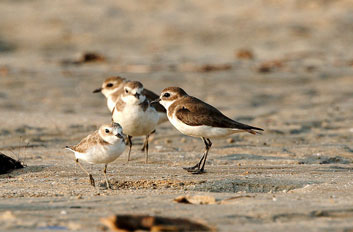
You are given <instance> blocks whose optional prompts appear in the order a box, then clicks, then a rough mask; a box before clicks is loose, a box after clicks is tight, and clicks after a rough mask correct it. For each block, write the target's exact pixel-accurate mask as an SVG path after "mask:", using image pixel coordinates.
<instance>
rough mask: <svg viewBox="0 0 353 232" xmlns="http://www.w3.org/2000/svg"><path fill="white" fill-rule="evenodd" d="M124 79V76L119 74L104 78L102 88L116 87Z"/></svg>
mask: <svg viewBox="0 0 353 232" xmlns="http://www.w3.org/2000/svg"><path fill="white" fill-rule="evenodd" d="M124 81H125V78H122V77H120V76H112V77H108V78H107V79H105V80H104V82H103V85H102V88H116V87H118V86H120V85H121V84H122V83H123V82H124Z"/></svg>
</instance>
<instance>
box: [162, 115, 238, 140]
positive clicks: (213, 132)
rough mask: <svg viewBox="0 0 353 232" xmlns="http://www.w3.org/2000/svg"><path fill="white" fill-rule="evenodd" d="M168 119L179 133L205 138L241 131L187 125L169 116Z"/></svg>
mask: <svg viewBox="0 0 353 232" xmlns="http://www.w3.org/2000/svg"><path fill="white" fill-rule="evenodd" d="M168 118H169V121H170V122H171V123H172V124H173V126H174V127H175V128H176V129H177V130H178V131H180V132H181V133H183V134H185V135H189V136H193V137H205V138H220V137H225V136H227V135H231V134H234V133H238V132H242V130H238V129H231V128H221V127H212V126H189V125H187V124H185V123H183V122H182V121H180V120H179V119H178V118H176V117H169V116H168Z"/></svg>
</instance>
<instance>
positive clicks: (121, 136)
mask: <svg viewBox="0 0 353 232" xmlns="http://www.w3.org/2000/svg"><path fill="white" fill-rule="evenodd" d="M116 137H118V138H121V139H123V138H124V136H123V135H122V134H120V133H118V134H117V135H116Z"/></svg>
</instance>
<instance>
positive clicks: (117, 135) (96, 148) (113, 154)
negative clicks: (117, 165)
mask: <svg viewBox="0 0 353 232" xmlns="http://www.w3.org/2000/svg"><path fill="white" fill-rule="evenodd" d="M124 138H125V137H124V135H123V132H122V128H121V126H120V125H119V124H118V123H114V122H113V123H112V125H102V126H101V127H100V128H99V129H98V130H96V131H95V132H93V133H91V134H90V135H88V136H87V137H85V138H84V139H82V140H81V142H80V143H78V144H77V145H75V146H71V147H69V146H67V147H66V149H68V150H70V151H72V152H74V153H75V157H76V163H77V164H78V165H79V166H80V168H81V169H82V170H83V171H84V172H85V173H86V174H87V175H88V177H89V179H90V183H91V185H92V186H95V182H94V179H93V177H92V175H91V174H90V173H89V172H88V171H87V170H86V169H85V168H84V167H83V166H82V165H81V164H80V163H79V160H84V161H86V162H88V163H90V164H105V165H104V170H103V173H104V177H105V181H106V185H107V188H110V185H109V181H108V178H107V175H106V173H107V167H108V164H109V163H111V162H113V161H114V160H116V159H117V158H118V157H119V156H120V155H121V153H123V151H124V150H125V139H124Z"/></svg>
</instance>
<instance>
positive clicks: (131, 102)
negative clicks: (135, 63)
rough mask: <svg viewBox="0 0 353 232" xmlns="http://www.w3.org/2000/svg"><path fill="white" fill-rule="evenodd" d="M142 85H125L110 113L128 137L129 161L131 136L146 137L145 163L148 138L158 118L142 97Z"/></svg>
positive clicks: (128, 83) (154, 110)
mask: <svg viewBox="0 0 353 232" xmlns="http://www.w3.org/2000/svg"><path fill="white" fill-rule="evenodd" d="M143 90H144V88H143V85H142V84H141V83H140V82H138V81H128V82H126V83H125V85H124V88H123V93H122V94H121V96H120V97H119V98H118V101H117V102H116V104H115V108H114V109H113V112H112V117H113V121H114V122H117V123H119V124H120V125H121V126H122V128H123V130H124V133H125V134H126V135H128V143H129V153H128V160H129V159H130V152H131V146H132V142H131V138H132V137H133V136H143V135H145V136H146V139H145V142H144V147H145V156H146V163H147V162H148V137H149V136H150V134H151V133H152V132H153V131H154V130H155V128H156V126H157V124H158V120H159V116H158V113H157V111H156V109H155V108H154V107H152V106H151V105H150V102H149V100H148V99H147V98H146V96H145V95H143Z"/></svg>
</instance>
